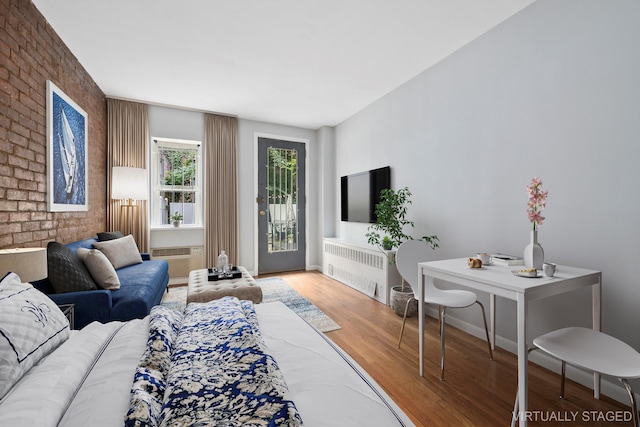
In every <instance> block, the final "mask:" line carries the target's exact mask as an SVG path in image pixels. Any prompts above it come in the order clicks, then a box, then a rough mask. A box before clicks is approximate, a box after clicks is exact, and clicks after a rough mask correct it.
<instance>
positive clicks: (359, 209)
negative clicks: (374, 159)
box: [340, 166, 391, 223]
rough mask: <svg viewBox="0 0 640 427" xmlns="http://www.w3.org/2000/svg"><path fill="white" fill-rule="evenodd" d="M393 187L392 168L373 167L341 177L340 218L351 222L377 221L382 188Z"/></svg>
mask: <svg viewBox="0 0 640 427" xmlns="http://www.w3.org/2000/svg"><path fill="white" fill-rule="evenodd" d="M385 188H391V168H390V167H389V166H385V167H383V168H378V169H372V170H370V171H366V172H360V173H356V174H353V175H347V176H343V177H341V178H340V219H341V220H342V221H349V222H368V223H374V222H376V214H375V210H376V205H377V204H378V203H379V202H380V190H383V189H385Z"/></svg>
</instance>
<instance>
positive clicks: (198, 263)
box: [151, 246, 204, 280]
mask: <svg viewBox="0 0 640 427" xmlns="http://www.w3.org/2000/svg"><path fill="white" fill-rule="evenodd" d="M203 254H204V249H203V247H202V246H186V247H174V248H153V249H151V258H152V259H163V260H165V261H167V262H168V263H169V278H170V279H171V280H173V279H183V278H188V277H189V272H190V271H191V270H198V269H201V268H204V267H203V265H204V256H203Z"/></svg>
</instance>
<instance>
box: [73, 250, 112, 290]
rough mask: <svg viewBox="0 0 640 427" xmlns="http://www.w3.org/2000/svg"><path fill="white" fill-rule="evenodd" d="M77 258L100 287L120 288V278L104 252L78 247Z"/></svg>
mask: <svg viewBox="0 0 640 427" xmlns="http://www.w3.org/2000/svg"><path fill="white" fill-rule="evenodd" d="M78 258H80V260H82V262H83V263H84V265H85V267H87V270H89V273H90V274H91V277H92V278H93V280H94V281H95V282H96V284H97V285H98V286H100V287H101V288H102V289H111V290H113V289H120V278H119V277H118V274H117V273H116V269H115V268H113V265H111V262H110V261H109V260H108V259H107V257H106V256H105V254H103V253H102V252H100V251H99V250H97V249H87V248H78Z"/></svg>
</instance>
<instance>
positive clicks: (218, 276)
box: [207, 267, 242, 282]
mask: <svg viewBox="0 0 640 427" xmlns="http://www.w3.org/2000/svg"><path fill="white" fill-rule="evenodd" d="M240 277H242V271H240V269H239V268H238V267H233V268H232V269H231V270H230V271H228V272H226V273H223V272H221V271H218V269H217V268H209V269H207V279H208V280H209V281H210V282H215V281H216V280H229V279H239V278H240Z"/></svg>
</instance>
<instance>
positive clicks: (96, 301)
mask: <svg viewBox="0 0 640 427" xmlns="http://www.w3.org/2000/svg"><path fill="white" fill-rule="evenodd" d="M97 241H98V239H97V238H96V237H92V238H89V239H84V240H79V241H77V242H72V243H68V244H66V245H65V246H66V247H68V248H69V249H71V251H72V252H74V253H76V252H77V250H78V248H87V249H93V244H94V243H95V242H97ZM141 255H142V259H143V262H142V263H139V264H133V265H129V266H126V267H122V268H119V269H117V270H116V273H117V275H118V278H119V279H120V289H116V290H106V289H96V290H86V291H77V292H64V293H55V290H54V289H53V286H52V285H51V283H50V282H49V280H48V279H43V280H40V281H37V282H34V283H33V285H34V286H35V287H36V288H37V289H39V290H40V291H42V292H44V293H45V294H47V295H48V296H49V297H50V298H51V299H52V300H53V301H54V302H55V303H56V304H58V305H62V304H74V327H75V329H81V328H82V327H84V326H86V325H88V324H89V323H91V322H93V321H98V322H101V323H106V322H109V321H112V320H122V321H126V320H131V319H136V318H143V317H145V316H147V315H148V314H149V312H150V311H151V308H152V307H153V306H155V305H157V304H159V303H160V300H161V299H162V296H163V294H164V292H165V291H166V290H167V285H168V284H169V265H168V264H167V262H166V261H164V260H152V259H151V257H150V256H149V254H144V253H143V254H141Z"/></svg>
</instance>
